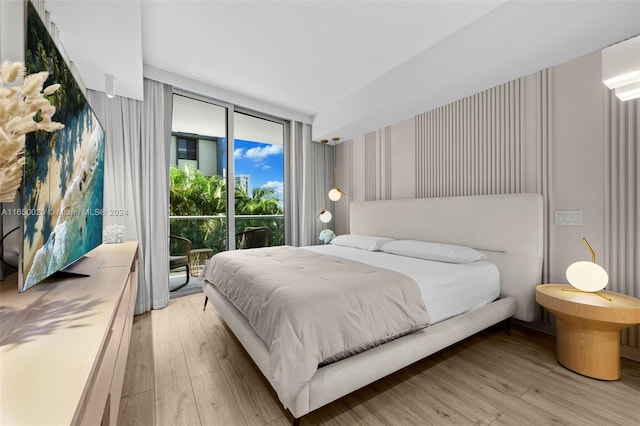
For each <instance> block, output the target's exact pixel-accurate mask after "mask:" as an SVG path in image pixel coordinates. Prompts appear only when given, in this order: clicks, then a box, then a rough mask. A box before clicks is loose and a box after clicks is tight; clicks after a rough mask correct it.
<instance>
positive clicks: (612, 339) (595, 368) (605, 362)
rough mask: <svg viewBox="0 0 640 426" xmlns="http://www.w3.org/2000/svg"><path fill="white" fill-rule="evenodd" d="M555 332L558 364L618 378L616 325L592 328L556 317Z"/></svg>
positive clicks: (605, 377) (601, 376)
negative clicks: (598, 328) (614, 326)
mask: <svg viewBox="0 0 640 426" xmlns="http://www.w3.org/2000/svg"><path fill="white" fill-rule="evenodd" d="M605 328H606V327H605ZM556 332H557V336H556V357H557V358H558V362H559V363H560V364H562V365H564V366H565V367H567V368H568V369H569V370H572V371H575V372H576V373H580V374H583V375H585V376H589V377H593V378H596V379H601V380H618V379H619V378H620V330H619V329H614V330H611V329H605V330H596V329H592V328H587V327H585V326H583V325H580V324H575V323H574V322H573V321H571V322H569V321H565V320H563V319H560V318H557V317H556Z"/></svg>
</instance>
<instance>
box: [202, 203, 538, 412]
mask: <svg viewBox="0 0 640 426" xmlns="http://www.w3.org/2000/svg"><path fill="white" fill-rule="evenodd" d="M542 212H543V209H542V197H541V196H539V195H537V194H508V195H486V196H468V197H449V198H433V199H405V200H385V201H369V202H356V203H352V204H351V207H350V233H351V234H356V235H375V236H382V237H389V238H393V239H397V240H419V241H430V242H435V243H448V244H455V245H460V246H466V247H471V248H474V249H476V250H477V251H479V252H480V253H482V254H483V255H485V256H486V261H487V262H489V263H490V264H492V265H495V267H496V269H497V271H499V290H498V293H499V297H498V298H497V299H495V300H493V301H490V302H489V303H486V304H484V302H483V304H482V305H481V306H473V307H472V309H470V310H467V311H465V312H463V313H459V314H456V315H455V316H452V317H449V316H447V315H446V314H440V316H441V318H438V320H437V321H431V322H430V324H429V325H428V326H427V327H416V328H415V331H412V332H411V333H409V334H405V335H402V336H401V337H397V338H395V339H393V340H390V341H387V342H385V343H382V344H379V345H377V346H374V347H372V348H370V349H367V350H364V351H363V352H359V353H356V354H354V355H351V356H348V357H346V358H343V359H339V360H337V361H335V362H330V363H327V364H324V363H323V364H320V366H319V367H318V368H317V370H315V373H314V374H313V375H312V377H311V378H310V379H309V380H305V383H304V385H302V387H301V389H300V390H299V391H296V392H295V395H293V396H292V397H288V398H287V400H286V403H285V406H286V407H287V408H288V409H289V410H290V412H291V413H292V415H293V416H294V418H296V422H297V421H298V420H299V419H300V418H301V417H302V416H304V415H305V414H307V413H309V412H311V411H313V410H315V409H317V408H319V407H322V406H324V405H326V404H328V403H330V402H332V401H334V400H336V399H338V398H340V397H342V396H344V395H346V394H348V393H350V392H353V391H354V390H357V389H359V388H361V387H363V386H366V385H367V384H369V383H372V382H374V381H376V380H378V379H380V378H382V377H384V376H386V375H388V374H391V373H393V372H395V371H398V370H400V369H401V368H403V367H405V366H408V365H410V364H412V363H414V362H416V361H418V360H420V359H422V358H425V357H427V356H429V355H431V354H433V353H435V352H437V351H439V350H441V349H443V348H446V347H447V346H450V345H452V344H454V343H456V342H459V341H461V340H463V339H465V338H467V337H469V336H471V335H473V334H475V333H477V332H479V331H481V330H483V329H485V328H487V327H489V326H491V325H494V324H497V323H500V322H502V321H504V320H507V319H510V318H512V317H514V318H517V319H519V320H523V321H533V320H535V319H536V313H537V309H536V305H535V287H536V285H537V284H539V283H540V280H541V274H542V261H543V259H542V252H543V241H542V236H543V213H542ZM256 250H263V249H256ZM298 250H299V249H298ZM323 250H325V249H324V248H322V247H318V248H316V249H312V251H313V252H322V251H323ZM330 254H333V252H332V253H330ZM356 257H357V255H356ZM356 260H357V259H356ZM205 278H206V277H205ZM221 288H222V287H221ZM204 293H205V295H206V296H207V298H208V299H210V300H211V301H212V303H213V305H214V307H215V309H216V311H217V312H218V314H219V316H220V317H221V318H222V319H223V320H224V321H225V323H226V324H227V326H228V327H229V328H230V329H231V330H232V332H233V333H234V334H235V336H236V337H237V339H238V340H239V341H240V343H241V344H242V345H243V346H244V348H245V349H246V351H247V352H248V353H249V355H250V356H251V358H252V359H253V361H254V362H255V363H256V365H257V366H258V368H259V369H260V371H261V372H262V373H263V374H264V376H265V378H266V379H267V380H268V381H269V382H270V383H271V385H272V386H274V389H276V390H277V386H280V387H281V386H282V385H281V384H279V383H275V382H274V379H273V377H272V374H271V369H272V364H271V361H270V357H271V355H270V351H269V349H268V346H267V345H266V344H265V343H264V341H263V339H262V338H261V337H260V335H259V334H258V333H257V332H256V329H255V328H254V327H252V325H251V324H250V323H249V321H248V320H247V318H246V317H245V315H243V314H242V313H241V312H240V310H239V309H238V308H236V305H237V303H236V305H234V303H232V302H231V301H230V300H229V299H228V298H227V297H226V296H225V295H224V294H223V293H222V292H221V291H220V290H219V289H218V287H217V286H216V285H214V284H212V283H210V282H208V281H207V280H206V279H205V281H204ZM492 299H493V297H491V298H490V300H492ZM434 315H435V316H436V317H437V316H438V315H437V314H434ZM258 332H259V330H258ZM279 395H280V393H279ZM281 401H283V398H282V397H281ZM283 402H284V401H283Z"/></svg>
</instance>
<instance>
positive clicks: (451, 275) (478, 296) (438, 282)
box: [303, 244, 500, 324]
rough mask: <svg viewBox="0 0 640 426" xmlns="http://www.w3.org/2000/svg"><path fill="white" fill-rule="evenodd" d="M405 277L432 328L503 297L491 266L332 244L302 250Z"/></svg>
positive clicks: (498, 280)
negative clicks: (415, 288)
mask: <svg viewBox="0 0 640 426" xmlns="http://www.w3.org/2000/svg"><path fill="white" fill-rule="evenodd" d="M303 248H304V249H307V250H311V251H314V252H317V253H323V254H329V255H332V256H338V257H343V258H345V259H349V260H354V261H356V262H362V263H366V264H368V265H374V266H378V267H380V268H385V269H389V270H391V271H394V272H399V273H401V274H404V275H406V276H408V277H409V278H411V279H412V280H414V281H415V282H416V283H417V284H418V288H419V289H420V292H421V294H422V300H423V301H424V304H425V306H426V308H427V312H428V313H429V317H430V319H431V322H430V324H435V323H438V322H440V321H444V320H445V319H447V318H451V317H454V316H456V315H459V314H462V313H464V312H467V311H469V310H472V309H475V308H478V307H480V306H484V305H486V304H487V303H490V302H492V301H493V300H495V299H497V298H498V296H499V294H500V273H499V272H498V268H497V267H496V266H495V265H494V264H493V263H491V262H487V261H479V262H472V263H465V264H454V263H443V262H433V261H429V260H423V259H416V258H413V257H405V256H398V255H394V254H388V253H383V252H378V251H366V250H360V249H356V248H350V247H342V246H336V245H332V244H328V245H324V246H310V247H303Z"/></svg>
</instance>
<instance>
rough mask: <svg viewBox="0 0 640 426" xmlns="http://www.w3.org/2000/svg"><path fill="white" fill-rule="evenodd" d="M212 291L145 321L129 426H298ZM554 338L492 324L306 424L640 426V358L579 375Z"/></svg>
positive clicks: (128, 387)
mask: <svg viewBox="0 0 640 426" xmlns="http://www.w3.org/2000/svg"><path fill="white" fill-rule="evenodd" d="M203 301H204V295H202V294H195V295H191V296H186V297H181V298H178V299H174V300H171V302H170V303H169V306H168V307H167V308H165V309H161V310H156V311H152V312H151V313H147V314H144V315H140V316H138V317H136V318H135V319H134V325H133V333H132V337H131V339H132V341H131V347H130V349H129V358H128V361H127V371H126V376H125V384H124V389H123V393H122V395H123V398H122V401H121V405H120V415H119V419H118V423H119V424H120V425H150V426H153V425H158V426H160V425H171V426H182V425H185V426H186V425H225V426H226V425H272V426H279V425H290V424H291V421H292V418H291V416H290V415H289V414H288V412H286V411H284V410H283V409H282V408H281V405H280V403H279V401H278V399H277V397H276V395H275V393H274V392H273V390H272V389H271V388H270V386H269V385H268V383H267V382H266V380H265V379H264V378H263V377H262V375H261V373H260V372H259V370H258V369H257V368H256V367H255V366H254V365H253V363H252V362H251V360H250V359H249V357H248V356H247V355H246V353H245V352H244V350H243V349H242V347H241V346H240V344H239V343H238V342H237V341H236V340H235V339H234V338H233V337H232V335H231V333H230V331H229V330H228V329H227V328H226V326H224V325H223V323H222V322H221V321H220V320H219V319H218V317H217V315H216V313H215V311H214V310H213V308H212V307H211V304H209V306H208V307H207V310H206V311H204V312H203V311H202V303H203ZM553 348H554V340H553V337H551V336H547V335H544V334H539V333H537V332H534V331H530V330H526V329H521V328H517V327H514V329H513V331H512V335H511V336H507V335H505V334H504V332H503V331H501V330H500V329H499V328H495V329H489V330H487V331H484V332H482V333H480V334H478V335H476V336H474V337H471V338H469V339H467V340H465V341H464V342H462V343H460V344H457V345H455V346H454V347H452V348H449V349H446V350H444V351H441V352H439V353H438V354H435V355H433V356H431V357H429V358H427V359H425V360H423V361H421V362H418V363H416V364H414V365H412V366H409V367H407V368H405V369H403V370H401V371H399V372H397V373H396V374H393V375H391V376H389V377H387V378H385V379H382V380H379V381H377V382H375V383H373V384H372V385H369V386H367V387H365V388H363V389H361V390H359V391H356V392H354V393H352V394H350V395H348V396H346V397H344V398H341V399H340V400H338V401H336V402H334V403H332V404H330V405H328V406H326V407H323V408H321V409H319V410H317V411H315V412H313V413H310V414H309V415H307V416H305V417H304V418H303V419H302V422H301V424H302V425H355V424H358V425H430V424H431V425H450V424H451V425H454V424H455V425H467V424H479V425H496V426H498V425H547V424H549V425H550V424H553V425H558V424H572V425H598V426H602V425H617V424H619V425H638V424H640V363H636V362H633V361H628V360H625V359H623V360H622V378H621V379H620V380H619V381H614V382H606V381H599V380H595V379H589V378H587V377H583V376H580V375H578V374H575V373H572V372H570V371H568V370H566V369H565V368H563V367H561V366H559V365H558V364H557V362H556V361H555V358H554V355H553Z"/></svg>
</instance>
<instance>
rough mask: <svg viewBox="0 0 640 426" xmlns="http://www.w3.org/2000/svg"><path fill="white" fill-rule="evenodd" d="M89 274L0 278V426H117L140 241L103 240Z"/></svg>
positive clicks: (135, 288) (91, 254) (92, 255)
mask: <svg viewBox="0 0 640 426" xmlns="http://www.w3.org/2000/svg"><path fill="white" fill-rule="evenodd" d="M87 256H90V257H97V258H99V259H102V260H104V263H103V264H102V266H101V267H100V269H99V270H98V271H97V272H96V273H94V274H93V275H92V276H91V277H73V278H49V279H47V280H45V281H43V282H42V283H40V284H38V285H36V286H35V287H33V288H31V289H29V290H27V291H26V292H24V293H18V285H17V282H16V280H17V278H16V276H15V275H14V276H11V277H8V278H7V279H6V280H5V281H3V282H2V283H0V424H1V425H21V426H22V425H39V426H40V425H76V424H81V425H100V424H102V425H115V424H116V422H117V420H118V408H119V404H120V394H121V392H122V383H123V380H124V371H125V367H126V364H127V354H128V351H129V338H130V336H131V324H132V319H133V311H134V306H135V300H136V294H137V289H138V243H137V242H134V241H130V242H126V243H123V244H104V245H101V246H99V247H97V248H96V249H95V250H93V251H91V252H90V253H89V254H88V255H87Z"/></svg>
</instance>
